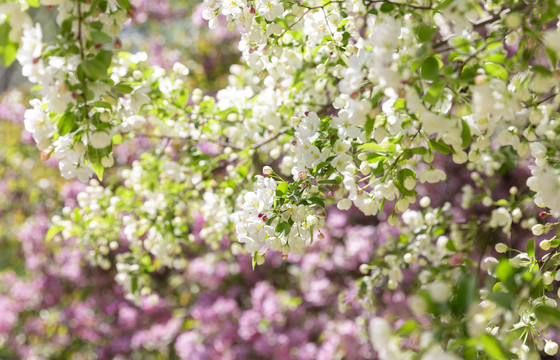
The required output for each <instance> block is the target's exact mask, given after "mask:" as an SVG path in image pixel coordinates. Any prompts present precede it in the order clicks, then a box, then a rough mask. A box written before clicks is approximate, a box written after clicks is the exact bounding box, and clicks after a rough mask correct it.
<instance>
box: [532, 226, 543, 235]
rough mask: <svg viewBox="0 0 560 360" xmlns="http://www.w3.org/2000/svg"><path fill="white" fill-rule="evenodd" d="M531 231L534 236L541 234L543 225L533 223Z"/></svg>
mask: <svg viewBox="0 0 560 360" xmlns="http://www.w3.org/2000/svg"><path fill="white" fill-rule="evenodd" d="M531 232H532V233H533V235H535V236H539V235H542V234H543V233H544V226H543V225H542V224H537V225H534V226H533V227H532V228H531Z"/></svg>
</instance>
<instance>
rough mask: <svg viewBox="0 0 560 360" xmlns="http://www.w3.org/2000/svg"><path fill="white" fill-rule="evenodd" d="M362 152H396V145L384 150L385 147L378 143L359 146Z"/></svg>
mask: <svg viewBox="0 0 560 360" xmlns="http://www.w3.org/2000/svg"><path fill="white" fill-rule="evenodd" d="M360 150H370V151H380V152H394V151H395V145H394V144H391V146H389V147H388V148H384V147H383V146H381V145H379V144H376V143H367V144H363V145H360V146H358V151H360Z"/></svg>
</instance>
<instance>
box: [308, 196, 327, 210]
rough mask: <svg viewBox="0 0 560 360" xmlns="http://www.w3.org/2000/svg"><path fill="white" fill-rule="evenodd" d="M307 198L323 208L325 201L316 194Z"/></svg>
mask: <svg viewBox="0 0 560 360" xmlns="http://www.w3.org/2000/svg"><path fill="white" fill-rule="evenodd" d="M307 200H308V201H310V202H312V203H313V204H316V205H319V206H320V207H322V208H323V209H324V208H325V202H324V201H323V199H321V198H319V197H317V196H313V197H310V198H308V199H307Z"/></svg>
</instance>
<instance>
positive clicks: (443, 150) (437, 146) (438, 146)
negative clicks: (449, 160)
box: [428, 139, 452, 155]
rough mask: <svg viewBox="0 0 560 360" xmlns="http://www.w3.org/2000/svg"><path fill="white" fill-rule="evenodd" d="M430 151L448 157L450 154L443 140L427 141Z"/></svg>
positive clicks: (449, 148) (449, 149)
mask: <svg viewBox="0 0 560 360" xmlns="http://www.w3.org/2000/svg"><path fill="white" fill-rule="evenodd" d="M428 146H429V147H430V149H432V150H434V151H437V152H438V153H440V154H443V155H448V154H450V153H451V151H452V150H451V147H450V146H449V145H447V144H446V143H444V142H443V140H436V139H430V140H429V141H428Z"/></svg>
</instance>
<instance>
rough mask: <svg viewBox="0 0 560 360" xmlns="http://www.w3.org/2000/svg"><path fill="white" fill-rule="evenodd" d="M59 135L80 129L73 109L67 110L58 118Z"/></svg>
mask: <svg viewBox="0 0 560 360" xmlns="http://www.w3.org/2000/svg"><path fill="white" fill-rule="evenodd" d="M56 127H57V129H58V134H59V135H61V136H62V135H66V134H68V133H69V132H72V131H75V130H76V129H78V124H77V122H76V114H74V113H73V112H72V111H67V112H65V113H64V114H62V116H61V117H60V118H59V119H58V121H57V123H56Z"/></svg>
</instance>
